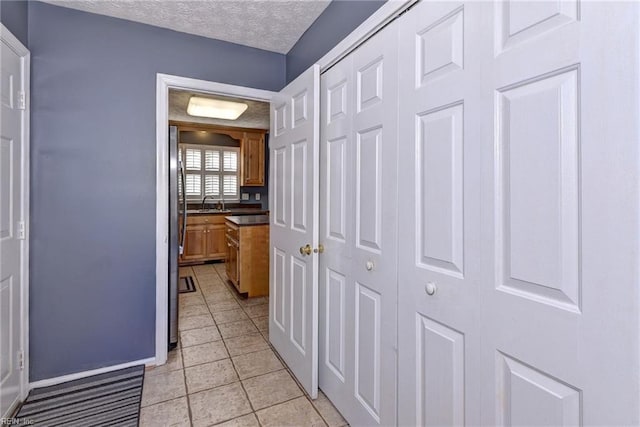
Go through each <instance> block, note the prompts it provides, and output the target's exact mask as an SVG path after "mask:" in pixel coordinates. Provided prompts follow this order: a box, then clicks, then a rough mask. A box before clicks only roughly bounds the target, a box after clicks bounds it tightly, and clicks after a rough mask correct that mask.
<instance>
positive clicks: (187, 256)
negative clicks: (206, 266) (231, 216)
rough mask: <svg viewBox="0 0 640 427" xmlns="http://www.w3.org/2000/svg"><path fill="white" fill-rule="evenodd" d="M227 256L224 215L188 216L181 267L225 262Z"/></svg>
mask: <svg viewBox="0 0 640 427" xmlns="http://www.w3.org/2000/svg"><path fill="white" fill-rule="evenodd" d="M226 256H227V243H226V240H225V225H224V215H192V216H188V217H187V230H186V241H185V245H184V250H183V253H182V256H180V265H187V264H196V263H200V262H204V261H214V260H224V259H225V258H226Z"/></svg>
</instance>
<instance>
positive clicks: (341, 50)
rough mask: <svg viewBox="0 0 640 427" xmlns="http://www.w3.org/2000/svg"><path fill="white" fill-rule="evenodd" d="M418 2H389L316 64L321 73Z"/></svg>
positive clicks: (400, 0)
mask: <svg viewBox="0 0 640 427" xmlns="http://www.w3.org/2000/svg"><path fill="white" fill-rule="evenodd" d="M418 1H420V0H388V1H387V2H386V3H385V4H383V5H382V6H380V8H379V9H378V10H376V11H375V12H374V13H373V14H371V16H369V17H368V18H367V19H366V20H365V21H364V22H363V23H362V24H360V25H359V26H358V27H357V28H356V29H355V30H353V31H352V32H351V33H350V34H349V35H348V36H347V37H345V38H344V39H342V40H341V41H340V43H338V44H337V45H336V46H335V47H334V48H333V49H331V50H330V51H329V52H327V54H325V55H324V56H323V57H322V58H320V60H319V61H317V62H316V63H317V64H319V65H320V73H323V72H324V71H325V70H327V69H328V68H331V66H333V65H334V64H335V63H336V62H338V61H340V60H341V59H342V58H344V57H345V56H346V55H348V54H349V53H351V52H352V51H353V50H355V49H356V48H357V47H358V46H360V45H361V44H362V43H364V42H365V41H366V40H367V39H368V38H370V37H371V36H373V35H374V34H375V33H377V32H378V31H380V30H381V29H382V27H384V26H386V25H387V24H388V23H390V22H391V21H393V20H394V19H396V18H397V17H398V16H400V15H401V14H402V13H404V12H405V11H406V10H407V9H408V8H410V7H411V6H412V5H413V4H414V3H417V2H418Z"/></svg>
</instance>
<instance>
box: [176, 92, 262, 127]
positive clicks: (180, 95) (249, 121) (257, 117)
mask: <svg viewBox="0 0 640 427" xmlns="http://www.w3.org/2000/svg"><path fill="white" fill-rule="evenodd" d="M192 96H199V97H202V98H211V99H222V100H225V101H241V102H244V103H245V104H247V105H248V106H249V107H248V108H247V110H246V111H245V112H244V113H242V115H241V116H240V117H238V119H237V120H222V119H208V118H206V117H194V116H190V115H188V114H187V105H188V104H189V98H191V97H192ZM169 120H177V121H181V122H193V123H206V124H211V125H222V126H234V127H241V128H252V129H269V103H267V102H259V101H249V100H247V99H237V98H229V97H226V96H214V95H206V94H202V93H193V92H186V91H179V90H169Z"/></svg>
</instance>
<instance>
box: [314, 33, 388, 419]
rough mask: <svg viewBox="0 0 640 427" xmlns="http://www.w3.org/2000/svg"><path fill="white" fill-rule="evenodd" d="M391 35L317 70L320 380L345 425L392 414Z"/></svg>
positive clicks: (380, 35)
mask: <svg viewBox="0 0 640 427" xmlns="http://www.w3.org/2000/svg"><path fill="white" fill-rule="evenodd" d="M397 34H398V33H397V25H396V24H395V23H394V24H392V25H390V26H388V27H387V28H385V29H384V30H383V31H381V32H380V33H379V34H377V35H376V36H375V37H373V38H372V39H370V40H368V41H367V42H366V43H365V44H364V45H362V46H360V47H359V48H358V49H357V50H356V51H355V52H353V53H352V54H350V55H349V56H348V57H347V58H345V59H343V60H342V61H341V62H340V63H338V64H336V65H335V66H334V67H332V68H331V69H330V70H329V71H327V72H326V73H325V74H324V75H323V78H322V105H323V109H322V114H321V116H322V118H321V122H322V145H321V152H322V162H321V167H322V169H321V177H322V179H321V183H322V184H321V186H322V190H321V199H322V202H321V204H320V207H321V225H320V228H321V241H322V242H323V243H324V245H325V248H326V251H325V253H324V254H323V255H322V256H321V257H320V287H321V298H320V304H321V305H320V312H321V315H320V318H321V340H322V343H321V348H322V351H321V354H320V367H319V369H320V387H321V389H322V390H323V391H324V392H325V393H326V394H327V396H328V397H329V399H331V401H332V402H333V403H334V404H335V405H336V407H337V408H338V409H339V410H340V412H341V413H342V414H343V415H344V416H345V418H346V419H347V421H348V422H349V423H350V424H351V425H367V426H371V425H393V424H395V422H396V370H395V366H396V352H395V347H396V334H397V322H396V314H397V312H396V301H397V218H396V215H397V203H398V200H397V145H398V140H397Z"/></svg>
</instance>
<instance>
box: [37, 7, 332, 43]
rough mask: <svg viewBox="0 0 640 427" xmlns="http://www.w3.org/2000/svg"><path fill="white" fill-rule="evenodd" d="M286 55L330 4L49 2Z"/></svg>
mask: <svg viewBox="0 0 640 427" xmlns="http://www.w3.org/2000/svg"><path fill="white" fill-rule="evenodd" d="M44 2H45V3H51V4H55V5H57V6H63V7H69V8H72V9H78V10H83V11H86V12H91V13H97V14H100V15H107V16H112V17H115V18H122V19H127V20H129V21H136V22H142V23H144V24H149V25H155V26H157V27H162V28H169V29H171V30H175V31H181V32H183V33H189V34H196V35H199V36H203V37H208V38H212V39H218V40H225V41H228V42H232V43H238V44H241V45H245V46H251V47H255V48H258V49H265V50H269V51H272V52H278V53H283V54H286V53H287V52H289V50H290V49H291V48H292V47H293V45H294V44H295V43H296V42H297V41H298V39H299V38H300V36H302V34H303V33H304V32H305V31H306V30H307V28H309V26H310V25H311V24H312V23H313V21H315V20H316V18H317V17H318V16H319V15H320V14H321V13H322V11H323V10H324V9H325V8H326V7H327V6H328V5H329V3H330V0H191V1H173V0H44Z"/></svg>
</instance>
